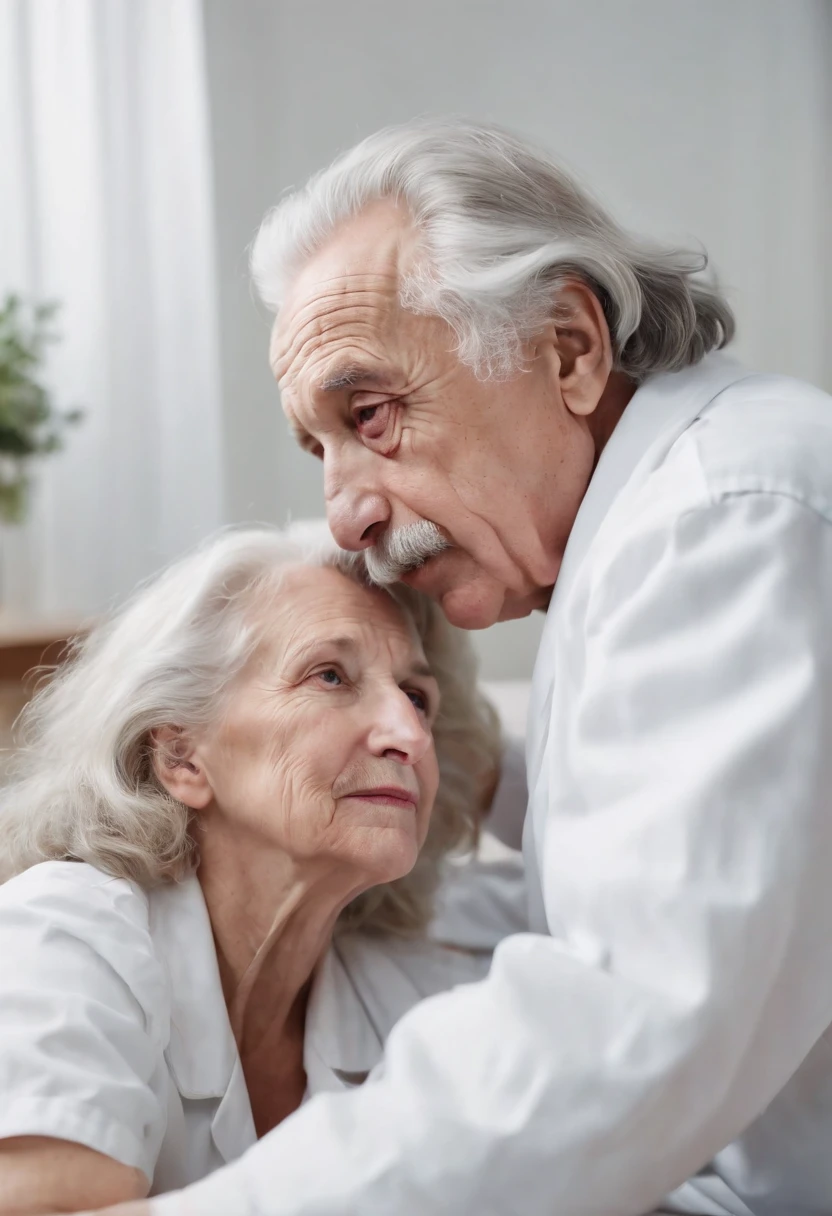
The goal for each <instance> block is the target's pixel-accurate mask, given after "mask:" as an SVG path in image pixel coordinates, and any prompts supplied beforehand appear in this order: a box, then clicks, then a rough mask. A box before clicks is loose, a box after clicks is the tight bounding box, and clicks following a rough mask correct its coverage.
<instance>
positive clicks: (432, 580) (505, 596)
mask: <svg viewBox="0 0 832 1216" xmlns="http://www.w3.org/2000/svg"><path fill="white" fill-rule="evenodd" d="M402 582H405V583H407V585H408V586H410V587H413V588H414V589H415V590H416V591H421V592H422V593H423V594H424V595H429V596H430V598H431V599H433V600H436V601H437V603H438V604H439V605H440V607H441V608H442V611H443V612H444V614H445V616H446V617H447V618H448V620H449V621H450V623H451V624H452V625H456V626H457V628H458V629H490V628H491V626H492V625H496V624H497V622H498V621H512V620H516V619H517V618H518V617H523V616H528V615H529V613H530V612H532V611H533V609H535V608H540V607H542V608H545V606H546V603H547V602H548V596H549V593H548V592H546V593H545V595H544V594H543V593H542V592H541V593H537V592H534V593H532V594H531V595H529V596H524V597H517V596H516V595H512V593H511V592H509V591H508V590H507V588H506V587H505V586H504V585H503V583H501V582H499V581H498V580H497V579H495V578H492V577H491V576H490V575H488V574H486V573H485V571H484V570H483V569H482V567H481V566H477V565H475V564H474V562H472V561H471V559H470V558H467V556H464V555H462V554H461V553H460V551H459V550H458V549H452V550H447V551H446V552H445V553H442V554H439V555H438V556H437V557H432V558H429V559H428V561H426V562H425V564H424V565H423V566H420V567H419V569H418V570H412V571H411V572H410V573H409V574H406V575H404V576H403V578H402ZM541 596H543V598H542V599H541V601H540V602H538V600H539V599H540V597H541Z"/></svg>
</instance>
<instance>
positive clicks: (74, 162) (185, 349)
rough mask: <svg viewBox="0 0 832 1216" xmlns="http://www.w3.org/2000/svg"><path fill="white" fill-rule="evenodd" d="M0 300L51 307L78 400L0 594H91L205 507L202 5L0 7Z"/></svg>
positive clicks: (207, 411)
mask: <svg viewBox="0 0 832 1216" xmlns="http://www.w3.org/2000/svg"><path fill="white" fill-rule="evenodd" d="M0 165H2V171H0V297H2V296H3V295H4V294H5V292H6V291H17V292H20V293H21V294H23V295H25V296H27V297H30V298H34V299H36V300H44V299H56V300H58V301H60V302H61V303H62V306H63V307H62V310H61V313H60V315H59V317H58V319H57V321H56V325H55V328H56V329H57V330H58V332H59V333H60V334H61V335H62V341H61V342H60V343H59V344H58V345H57V346H55V347H52V348H51V353H50V357H49V363H48V379H49V382H50V384H51V385H52V387H53V389H54V394H55V399H56V402H57V404H58V405H59V406H61V407H64V408H66V407H68V406H80V407H81V408H82V409H83V410H84V411H85V417H84V420H83V422H82V424H81V425H80V426H79V427H77V428H75V429H73V430H72V431H71V433H70V434H69V435H68V437H67V446H66V450H65V451H63V452H61V453H60V454H58V455H56V456H54V457H50V458H48V459H44V460H43V461H41V462H40V463H39V464H38V465H37V467H36V468H35V470H34V472H35V483H36V489H37V492H36V494H35V496H34V501H33V504H32V516H31V519H30V520H29V522H28V523H27V524H26V525H25V526H23V527H21V528H15V529H7V530H6V534H5V535H4V537H3V542H4V549H5V552H4V554H3V563H2V564H3V567H4V569H3V579H2V581H3V587H2V600H3V606H4V608H6V609H10V608H14V609H17V610H19V611H23V610H26V611H27V612H28V613H36V614H38V615H41V614H46V615H56V616H58V617H60V619H61V620H63V621H65V622H66V621H69V622H70V623H71V622H72V621H73V620H76V619H78V618H79V617H82V616H84V615H86V614H88V613H95V612H98V611H100V610H101V609H103V608H106V607H108V606H109V604H110V602H111V600H112V599H113V598H114V597H118V596H122V595H123V594H124V593H125V592H126V591H128V590H129V589H130V588H132V587H133V586H134V585H135V584H136V583H137V582H138V581H139V580H140V579H143V578H145V577H147V575H149V574H150V573H152V572H153V571H155V570H157V569H158V568H159V566H160V565H162V564H163V563H165V562H166V561H168V560H170V559H171V558H172V557H174V556H176V555H178V554H179V553H181V552H182V551H183V550H184V549H186V548H190V547H191V546H192V545H193V544H195V543H196V542H197V541H198V540H200V539H201V538H202V537H203V536H204V535H205V534H206V532H209V531H211V530H213V529H214V528H216V527H217V526H219V524H220V523H221V522H222V518H223V486H222V463H221V416H220V413H221V411H220V387H219V386H220V373H219V358H218V353H217V352H218V331H219V325H218V320H217V315H216V297H217V291H216V275H215V265H214V245H215V239H214V218H213V210H212V205H211V199H212V197H213V190H212V175H211V158H210V146H209V116H208V98H207V90H206V82H205V65H204V62H203V35H202V6H201V4H200V3H199V0H176V3H175V4H166V3H164V2H163V3H151V4H147V3H138V4H137V3H135V2H134V0H71V3H66V0H3V3H2V4H0Z"/></svg>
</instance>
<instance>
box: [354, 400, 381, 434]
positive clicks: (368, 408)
mask: <svg viewBox="0 0 832 1216" xmlns="http://www.w3.org/2000/svg"><path fill="white" fill-rule="evenodd" d="M353 418H354V419H355V425H356V429H357V430H358V432H359V434H360V435H362V436H363V437H364V438H365V439H380V438H381V437H382V435H383V434H384V432H385V431H386V430H387V425H388V422H389V421H390V402H389V401H382V402H379V404H378V405H362V406H359V408H358V409H357V410H356V411H355V412H354V414H353Z"/></svg>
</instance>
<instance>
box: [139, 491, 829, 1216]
mask: <svg viewBox="0 0 832 1216" xmlns="http://www.w3.org/2000/svg"><path fill="white" fill-rule="evenodd" d="M612 566H615V569H616V571H617V573H616V575H615V578H614V579H612V578H610V579H607V580H606V581H604V579H601V580H600V581H599V583H598V585H597V587H596V592H595V594H594V597H593V600H592V601H591V603H590V606H589V616H588V621H587V629H588V631H589V634H590V636H591V638H592V641H591V647H590V649H589V650H588V652H587V663H586V670H585V673H584V676H583V680H582V683H581V693H580V695H579V697H578V699H577V701H576V703H575V705H574V715H575V717H574V721H575V731H574V736H575V741H574V742H573V745H572V746H571V748H569V749H567V752H566V755H567V756H568V762H569V764H570V765H571V767H572V772H571V774H570V776H571V782H570V785H569V786H568V787H564V786H562V785H561V786H559V785H558V775H557V774H556V773H555V774H552V781H551V784H552V790H553V804H552V807H551V812H550V819H549V821H548V823H547V827H546V830H545V833H544V838H543V840H542V842H541V843H542V849H541V857H540V861H541V866H542V871H543V880H544V891H545V897H546V905H547V911H548V914H549V918H550V924H552V925H553V926H554V925H557V926H559V928H560V936H559V937H558V938H557V939H555V938H547V937H542V936H533V935H530V934H520V935H518V936H516V937H513V938H510V939H509V940H507V941H506V942H504V943H503V944H502V945H501V946H500V947H498V949H497V951H496V953H495V958H494V964H493V967H492V970H491V973H490V975H489V977H488V979H487V980H485V981H483V982H482V983H479V984H473V985H469V986H467V987H463V988H461V989H458V990H456V991H454V992H451V993H447V994H442V995H439V996H436V997H433V998H431V999H430V1000H428V1001H426V1002H424V1003H423V1004H422V1005H420V1006H419V1007H417V1008H416V1009H414V1010H413V1011H412V1012H411V1013H410V1014H408V1015H407V1016H406V1017H405V1018H404V1019H403V1020H402V1021H401V1022H400V1023H399V1025H398V1026H397V1027H396V1029H395V1030H394V1032H393V1034H392V1035H391V1038H390V1040H389V1044H388V1049H387V1053H386V1056H385V1069H384V1075H383V1076H382V1077H381V1078H380V1079H379V1080H378V1081H377V1082H376V1083H373V1084H368V1085H366V1086H364V1087H363V1088H362V1089H360V1090H357V1091H355V1092H354V1093H352V1094H344V1095H325V1096H319V1097H317V1098H315V1099H314V1100H313V1101H312V1102H310V1103H309V1104H308V1105H307V1106H306V1107H304V1108H302V1109H301V1110H300V1111H299V1112H298V1113H297V1114H295V1115H294V1116H292V1118H291V1119H289V1120H288V1121H287V1122H286V1123H285V1124H283V1125H282V1126H281V1128H279V1129H277V1130H276V1131H275V1132H274V1133H272V1134H271V1135H270V1136H267V1137H266V1138H265V1139H264V1140H262V1141H261V1142H260V1143H259V1144H258V1145H256V1146H255V1147H254V1148H252V1149H251V1150H250V1151H249V1152H248V1153H247V1154H246V1155H245V1156H244V1157H243V1158H242V1159H241V1160H240V1161H239V1162H237V1163H236V1164H234V1165H232V1166H230V1167H228V1168H227V1169H225V1170H223V1171H221V1172H220V1173H218V1174H215V1175H213V1176H212V1177H210V1178H208V1179H206V1180H205V1181H203V1182H202V1183H199V1184H197V1185H196V1186H195V1187H192V1188H189V1189H188V1190H187V1191H185V1192H182V1193H180V1194H179V1195H174V1196H169V1197H165V1198H163V1199H162V1200H154V1201H152V1205H151V1207H152V1212H153V1216H173V1214H174V1213H175V1214H176V1216H185V1214H187V1216H227V1214H228V1213H232V1212H233V1213H235V1216H355V1214H356V1213H360V1214H361V1216H395V1214H397V1213H399V1214H401V1216H417V1214H421V1213H431V1216H440V1214H447V1216H486V1214H495V1216H496V1214H500V1216H502V1214H505V1216H508V1214H509V1213H521V1212H522V1213H523V1214H524V1216H551V1214H552V1213H553V1212H556V1213H558V1216H593V1214H597V1216H616V1214H619V1216H632V1214H633V1213H637V1212H644V1211H646V1210H649V1209H650V1208H651V1207H654V1206H656V1204H657V1203H658V1202H659V1201H660V1199H661V1197H662V1195H663V1194H665V1193H667V1192H668V1191H670V1190H672V1189H673V1188H674V1187H675V1186H676V1185H678V1184H679V1183H680V1182H681V1181H682V1180H683V1179H684V1178H685V1177H686V1176H688V1175H690V1174H692V1173H694V1172H695V1171H696V1170H697V1169H699V1168H700V1167H701V1166H702V1165H703V1164H704V1163H705V1162H706V1161H707V1160H708V1159H710V1158H711V1157H712V1156H713V1155H714V1154H715V1153H716V1152H717V1151H718V1150H719V1149H721V1148H722V1147H723V1146H724V1145H725V1144H727V1143H729V1142H730V1141H731V1140H733V1139H734V1138H736V1137H737V1136H738V1135H739V1134H740V1133H741V1132H742V1131H743V1130H744V1129H745V1128H746V1127H747V1126H748V1124H749V1123H751V1122H752V1121H753V1120H754V1119H755V1117H756V1116H757V1115H758V1114H760V1113H761V1112H762V1111H763V1110H764V1108H765V1107H766V1106H767V1105H768V1103H769V1102H770V1101H771V1100H772V1099H773V1098H774V1097H775V1095H776V1094H777V1093H778V1091H779V1090H780V1089H781V1088H782V1086H783V1085H784V1084H785V1082H786V1081H787V1079H788V1078H789V1077H790V1076H791V1075H792V1074H793V1073H794V1071H795V1070H796V1069H797V1068H798V1067H799V1065H800V1063H801V1061H802V1060H803V1058H804V1057H805V1055H806V1054H807V1052H808V1051H809V1049H810V1048H811V1046H812V1045H813V1043H814V1042H815V1041H816V1039H817V1038H818V1037H819V1035H820V1034H821V1033H822V1032H823V1030H824V1029H825V1028H826V1026H827V1025H828V1024H829V1022H830V1018H832V969H830V968H829V966H828V950H829V940H830V935H832V883H830V882H829V858H830V856H832V815H830V813H829V791H830V789H832V747H830V740H832V703H831V702H832V647H830V635H832V630H830V623H829V622H830V606H831V605H832V527H830V524H829V523H828V522H827V520H826V519H825V518H823V517H821V516H820V515H818V514H816V513H814V512H813V511H811V510H809V509H807V508H805V507H803V506H801V505H800V504H798V503H796V502H794V501H792V500H790V499H788V498H786V497H783V496H777V495H765V494H746V495H738V496H734V497H730V498H726V499H724V500H722V501H720V502H717V503H716V504H714V505H713V506H708V507H704V508H701V509H699V510H697V511H695V512H691V513H690V514H688V515H686V516H684V517H682V518H681V519H679V520H677V521H675V522H674V523H671V524H666V523H664V522H662V521H658V522H657V523H656V524H655V525H651V526H650V527H648V528H647V530H646V531H645V527H644V526H642V528H641V530H640V532H639V535H638V537H635V536H634V537H633V538H632V543H631V544H628V543H626V542H625V543H624V544H622V546H621V547H620V549H619V550H618V551H617V553H616V554H615V555H614V556H613V558H612V559H611V568H612ZM610 588H613V590H614V594H612V595H610ZM605 597H606V600H605ZM570 708H572V707H570ZM563 788H570V789H571V790H573V791H575V790H577V791H578V792H579V796H580V805H576V799H575V797H572V798H571V800H570V802H569V804H568V805H567V804H564V803H563V802H562V801H560V802H559V798H560V790H561V789H563Z"/></svg>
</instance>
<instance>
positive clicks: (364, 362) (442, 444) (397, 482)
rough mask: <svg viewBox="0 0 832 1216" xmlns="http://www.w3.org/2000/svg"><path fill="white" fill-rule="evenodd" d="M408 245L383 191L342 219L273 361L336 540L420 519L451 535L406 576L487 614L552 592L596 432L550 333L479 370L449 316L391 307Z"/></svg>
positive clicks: (290, 312)
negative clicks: (320, 481)
mask: <svg viewBox="0 0 832 1216" xmlns="http://www.w3.org/2000/svg"><path fill="white" fill-rule="evenodd" d="M415 256H416V243H415V236H414V233H413V230H412V227H411V225H410V221H409V218H408V216H407V214H406V213H405V212H404V211H403V210H402V209H400V208H399V207H398V206H396V205H395V204H393V203H390V202H384V203H379V204H376V205H375V206H374V207H373V208H371V209H369V210H367V211H365V212H364V213H362V215H360V216H359V217H358V218H357V219H355V220H352V221H350V222H349V223H348V224H345V225H344V226H343V227H342V228H340V229H339V230H338V231H337V232H336V234H335V235H334V237H333V238H332V239H331V240H330V241H329V242H328V243H327V244H326V245H325V246H324V247H323V248H322V249H321V250H320V251H319V252H318V253H317V254H316V255H314V256H313V258H312V259H311V260H310V261H309V262H307V263H306V264H305V266H304V267H303V269H302V270H301V271H300V272H299V273H298V275H297V276H296V278H295V279H294V281H293V283H292V285H291V290H290V293H289V295H288V297H287V299H286V301H285V303H284V306H283V308H282V310H281V312H280V314H279V316H278V318H277V321H276V323H275V328H274V333H273V341H272V365H273V369H274V371H275V375H276V376H277V379H278V382H279V384H280V388H281V393H282V400H283V408H284V411H285V413H286V416H287V418H288V420H289V423H290V426H291V427H292V429H293V431H294V433H295V434H296V437H297V439H298V441H299V443H300V444H301V446H302V447H304V448H305V449H307V450H308V451H310V452H312V453H313V454H314V455H315V456H317V457H319V458H320V459H322V460H323V462H324V484H325V492H326V502H327V515H328V519H329V525H330V528H331V530H332V533H333V535H334V537H335V539H336V541H337V542H338V543H339V544H340V545H341V546H342V547H343V548H345V549H354V550H357V549H368V548H370V547H372V546H378V548H379V550H383V549H384V546H385V540H386V539H387V538H389V537H390V536H391V534H393V533H395V532H397V531H398V530H399V529H403V528H405V529H406V528H408V526H410V525H413V524H415V523H418V522H419V521H425V520H426V521H430V523H432V524H434V525H435V526H436V528H437V529H438V530H439V533H440V534H441V537H442V539H443V540H444V541H445V542H446V545H447V547H446V548H445V549H444V551H443V552H441V553H439V554H438V555H436V556H432V557H430V558H429V559H428V560H427V561H425V562H424V564H422V565H421V566H419V567H418V568H416V569H414V570H411V571H410V572H409V573H404V572H402V574H401V577H402V579H403V581H405V582H407V583H409V584H410V585H411V586H413V587H416V588H418V589H419V590H421V591H424V592H426V593H427V594H428V595H430V596H432V597H433V598H434V599H437V600H438V601H439V602H440V603H441V605H442V608H443V610H444V612H445V614H446V616H447V617H448V619H449V620H450V621H451V622H452V623H453V624H456V625H459V626H462V627H463V628H467V629H479V628H485V627H486V626H488V625H491V624H493V623H494V622H495V621H498V620H507V619H509V618H511V617H517V616H525V615H526V614H528V613H529V612H530V611H531V610H532V609H533V608H537V607H540V608H542V607H545V606H546V604H547V603H548V600H549V596H550V594H551V589H552V586H553V584H554V582H555V579H556V577H557V572H558V569H559V566H560V562H561V558H562V555H563V550H564V547H565V544H566V540H567V537H568V535H569V531H570V529H571V526H572V523H573V521H574V518H575V515H576V513H577V510H578V507H579V505H580V501H581V498H582V497H583V494H584V491H585V489H586V486H587V483H588V481H589V477H590V475H591V471H592V465H593V460H594V445H593V442H592V439H591V436H590V433H589V429H588V426H587V420H586V417H585V416H583V415H582V414H581V413H579V412H575V411H573V409H571V408H570V406H569V405H568V404H567V401H566V399H565V397H564V393H563V392H562V391H561V389H562V375H561V363H560V360H559V356H558V352H557V346H556V343H554V342H550V341H549V340H548V339H545V340H542V341H541V343H540V344H539V345H537V344H536V346H535V348H534V349H531V350H530V351H529V352H528V354H529V358H528V362H527V364H526V366H525V368H524V370H523V371H521V372H518V373H517V374H516V375H515V376H513V378H511V379H509V380H501V381H500V380H480V379H478V378H477V377H476V375H475V374H474V373H473V372H472V371H471V370H470V369H469V368H468V367H466V366H465V365H463V364H462V363H461V362H460V360H459V359H458V357H457V355H456V354H455V353H454V346H455V339H454V335H453V333H452V332H451V330H450V328H449V327H448V325H447V324H446V323H445V322H444V321H442V320H440V319H438V318H436V317H425V316H417V315H415V314H413V313H410V312H407V311H405V310H404V309H402V308H401V306H400V304H399V290H400V283H401V278H402V275H403V274H405V273H407V271H408V269H409V268H410V266H411V265H412V264H413V259H414V257H415Z"/></svg>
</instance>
